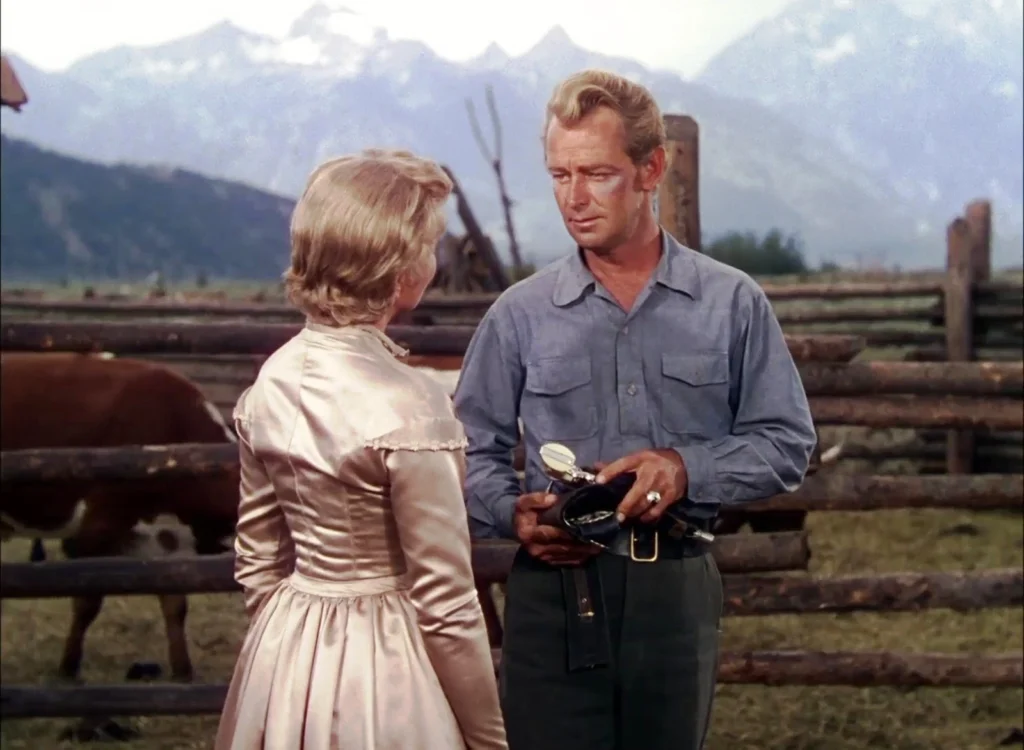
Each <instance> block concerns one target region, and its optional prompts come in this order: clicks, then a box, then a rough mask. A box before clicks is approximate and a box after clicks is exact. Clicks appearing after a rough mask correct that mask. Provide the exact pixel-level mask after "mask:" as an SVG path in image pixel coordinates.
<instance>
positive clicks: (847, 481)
mask: <svg viewBox="0 0 1024 750" xmlns="http://www.w3.org/2000/svg"><path fill="white" fill-rule="evenodd" d="M237 468H238V446H236V445H235V444H233V443H223V444H201V443H185V444H181V445H166V446H130V447H123V448H48V449H43V450H20V451H3V452H2V453H0V485H2V486H5V487H9V486H12V485H17V484H21V483H37V482H68V481H74V482H87V481H116V480H122V479H123V480H133V481H134V480H139V479H145V478H152V479H167V478H172V477H173V478H180V477H190V476H212V475H222V474H226V473H230V472H233V471H236V470H237ZM1022 507H1024V475H1021V474H989V475H986V474H976V475H954V476H938V477H932V476H928V477H925V476H914V475H901V474H898V475H884V474H883V475H871V474H837V473H829V472H823V473H819V474H815V475H813V476H810V477H808V478H807V479H806V480H805V481H804V483H803V484H802V485H801V487H800V488H799V489H797V490H796V491H795V492H793V493H790V494H783V495H776V496H774V497H772V498H768V499H765V500H758V501H755V502H751V503H747V504H745V505H743V506H742V508H743V509H744V510H749V511H755V512H756V511H761V510H766V511H770V510H810V511H825V510H827V511H856V510H884V509H891V508H963V509H974V510H992V509H1000V508H1001V509H1014V508H1022Z"/></svg>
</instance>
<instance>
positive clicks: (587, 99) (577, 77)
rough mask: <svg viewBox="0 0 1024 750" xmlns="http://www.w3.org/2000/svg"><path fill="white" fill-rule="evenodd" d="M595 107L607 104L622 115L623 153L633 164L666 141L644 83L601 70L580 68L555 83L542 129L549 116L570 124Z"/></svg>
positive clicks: (649, 155)
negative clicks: (624, 130) (624, 133)
mask: <svg viewBox="0 0 1024 750" xmlns="http://www.w3.org/2000/svg"><path fill="white" fill-rule="evenodd" d="M598 107H608V108H609V109H611V110H613V111H615V112H617V113H618V114H619V117H621V118H622V124H623V125H624V126H625V129H626V144H625V149H626V153H627V154H628V155H629V158H630V159H631V160H632V161H633V163H634V164H636V165H640V164H644V163H646V162H647V160H648V159H650V157H651V154H653V153H654V151H655V149H657V148H658V147H659V146H664V145H665V122H664V121H663V120H662V117H661V109H660V108H659V107H658V103H657V102H656V101H655V100H654V96H652V95H651V92H650V91H648V90H647V89H646V88H645V87H644V86H641V85H640V84H639V83H634V82H633V81H631V80H629V79H628V78H624V77H623V76H620V75H616V74H615V73H609V72H608V71H604V70H596V69H589V70H581V71H580V72H578V73H574V74H572V75H571V76H569V77H568V78H566V79H565V80H563V81H562V82H561V83H559V84H558V85H557V86H555V88H554V91H552V93H551V98H550V99H549V100H548V105H547V112H546V117H545V119H544V132H545V133H547V130H548V126H550V124H551V119H552V118H556V119H557V120H558V121H559V122H561V123H562V124H563V125H566V126H568V127H572V126H573V125H575V124H577V123H578V122H579V121H580V120H582V119H583V118H584V117H586V116H587V115H589V114H590V113H591V112H593V111H594V110H595V109H597V108H598Z"/></svg>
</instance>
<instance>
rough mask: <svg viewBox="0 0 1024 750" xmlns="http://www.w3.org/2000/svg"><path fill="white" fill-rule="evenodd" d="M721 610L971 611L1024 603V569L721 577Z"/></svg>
mask: <svg viewBox="0 0 1024 750" xmlns="http://www.w3.org/2000/svg"><path fill="white" fill-rule="evenodd" d="M722 581H723V587H724V589H725V606H724V612H725V614H728V615H730V616H733V617H738V616H751V615H776V614H809V613H814V612H817V613H836V612H917V611H920V610H924V609H951V610H954V611H956V612H971V611H976V610H980V609H989V608H993V607H1020V606H1021V605H1022V604H1024V570H1021V569H1020V568H1005V569H999V570H983V571H976V572H962V571H958V572H926V573H919V572H906V573H883V574H879V575H855V576H842V577H829V578H808V577H804V576H795V575H773V576H729V577H724V578H723V579H722Z"/></svg>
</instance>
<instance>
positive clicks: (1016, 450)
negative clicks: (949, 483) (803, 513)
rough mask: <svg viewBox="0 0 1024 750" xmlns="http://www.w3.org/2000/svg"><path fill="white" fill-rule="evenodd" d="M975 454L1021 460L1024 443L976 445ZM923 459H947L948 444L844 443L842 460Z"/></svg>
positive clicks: (984, 456) (840, 457) (1023, 452)
mask: <svg viewBox="0 0 1024 750" xmlns="http://www.w3.org/2000/svg"><path fill="white" fill-rule="evenodd" d="M974 451H975V455H976V456H978V457H981V458H988V459H993V460H999V461H1013V460H1017V461H1021V460H1024V446H1022V445H1019V444H1018V445H1016V446H1014V445H985V444H982V445H976V446H975V449H974ZM922 459H934V460H936V461H939V460H941V461H945V460H946V446H945V445H940V444H938V443H932V444H928V443H923V442H916V441H914V442H911V441H906V442H902V443H895V444H892V445H856V444H850V443H846V444H844V445H843V452H842V455H840V456H839V459H838V460H840V461H844V460H849V461H853V460H859V461H896V460H908V461H919V460H922Z"/></svg>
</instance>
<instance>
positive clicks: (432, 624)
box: [371, 418, 507, 750]
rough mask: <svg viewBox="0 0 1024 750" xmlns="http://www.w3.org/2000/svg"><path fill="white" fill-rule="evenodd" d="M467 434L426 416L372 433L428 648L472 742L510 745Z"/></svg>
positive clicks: (449, 421)
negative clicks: (484, 600)
mask: <svg viewBox="0 0 1024 750" xmlns="http://www.w3.org/2000/svg"><path fill="white" fill-rule="evenodd" d="M465 445H466V439H465V434H464V432H463V429H462V425H461V424H460V423H459V422H458V421H457V420H455V419H454V418H424V419H419V420H415V421H412V422H409V423H406V424H405V425H404V426H403V427H401V428H399V429H397V430H395V431H394V432H391V433H389V434H387V435H385V436H383V437H379V438H376V439H374V440H373V441H371V447H373V448H376V449H378V450H381V451H383V454H384V461H385V464H386V466H387V471H388V479H389V483H390V496H391V505H392V512H393V513H394V517H395V522H396V525H397V527H398V535H399V539H400V541H401V545H402V550H403V553H404V556H405V560H406V567H407V569H408V571H409V573H410V574H411V576H412V584H411V590H410V596H411V600H412V603H413V606H414V607H415V608H416V613H417V617H418V620H419V625H420V631H421V633H422V635H423V640H424V643H425V644H426V649H427V654H428V655H429V658H430V661H431V664H432V665H433V667H434V670H435V672H436V673H437V676H438V679H439V680H440V683H441V686H442V688H443V689H444V692H445V695H446V696H447V698H448V702H449V704H450V705H451V707H452V710H453V711H454V713H455V716H456V719H457V720H458V722H459V726H460V727H461V729H462V734H463V738H464V739H465V741H466V745H467V747H468V748H469V750H496V749H498V748H501V749H502V750H504V749H505V748H507V744H506V740H505V728H504V723H503V720H502V714H501V709H500V705H499V703H498V689H497V681H496V679H495V676H494V665H493V662H492V660H491V650H490V644H489V643H488V640H487V628H486V626H485V625H484V619H483V612H482V610H481V608H480V601H479V599H478V598H477V593H476V588H475V585H474V581H473V569H472V562H471V554H470V540H469V528H468V525H467V520H466V507H465V503H464V502H463V495H462V483H463V480H464V477H465Z"/></svg>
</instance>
